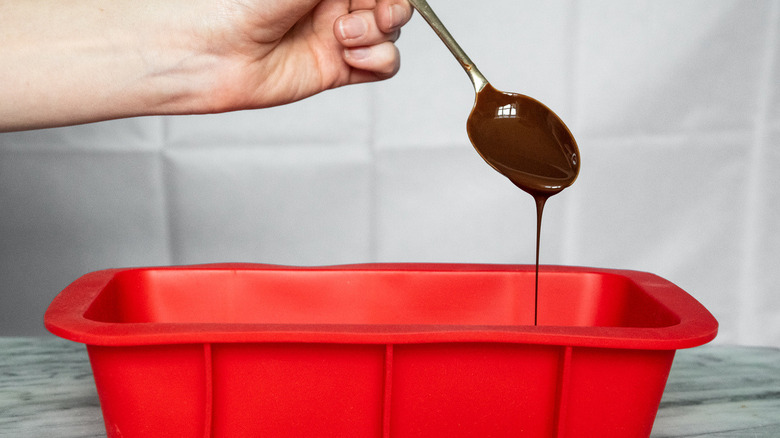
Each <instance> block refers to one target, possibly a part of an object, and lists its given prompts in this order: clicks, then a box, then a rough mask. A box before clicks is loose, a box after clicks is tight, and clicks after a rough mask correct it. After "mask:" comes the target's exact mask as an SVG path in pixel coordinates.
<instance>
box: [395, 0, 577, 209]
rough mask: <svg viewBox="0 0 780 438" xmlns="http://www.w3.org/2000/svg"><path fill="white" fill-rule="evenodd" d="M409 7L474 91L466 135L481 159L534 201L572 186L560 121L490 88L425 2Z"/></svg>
mask: <svg viewBox="0 0 780 438" xmlns="http://www.w3.org/2000/svg"><path fill="white" fill-rule="evenodd" d="M409 3H411V4H412V6H414V8H415V9H417V11H419V13H420V15H422V17H423V18H424V19H425V21H427V22H428V24H430V26H431V27H432V28H433V30H434V31H435V32H436V34H437V35H438V36H439V38H441V40H442V41H443V42H444V44H445V45H446V46H447V48H448V49H449V50H450V52H452V54H453V55H454V56H455V58H456V59H457V60H458V61H459V62H460V64H461V66H462V67H463V69H464V70H465V71H466V73H467V74H468V76H469V78H470V79H471V82H472V84H473V85H474V91H475V92H476V93H477V96H476V99H475V102H474V107H473V109H472V111H471V114H470V115H469V118H468V120H467V122H466V130H467V132H468V135H469V138H470V139H471V143H472V144H473V145H474V148H475V149H476V150H477V152H478V153H479V154H480V155H481V156H482V158H483V159H484V160H485V161H486V162H487V163H488V164H489V165H490V166H492V167H493V168H494V169H495V170H497V171H498V172H499V173H501V174H503V175H504V176H506V177H507V178H509V180H510V181H512V182H513V183H514V184H515V185H516V186H518V187H519V188H521V189H522V190H525V191H526V192H528V193H530V194H531V195H532V196H534V197H535V198H537V199H539V198H543V199H546V198H548V197H549V196H552V195H554V194H556V193H558V192H560V191H561V190H563V189H564V188H566V187H568V186H570V185H571V184H572V183H574V180H575V179H577V175H578V174H579V169H580V159H579V150H578V149H577V143H576V142H575V141H574V137H573V136H572V135H571V132H570V131H569V129H568V128H567V127H566V125H565V124H564V123H563V121H562V120H561V119H560V118H559V117H558V116H557V115H556V114H555V113H554V112H552V110H550V109H549V108H547V107H546V106H545V105H544V104H542V103H541V102H539V101H537V100H535V99H533V98H531V97H528V96H524V95H522V94H516V93H506V92H501V91H498V90H496V89H495V88H493V87H492V86H491V85H490V83H489V82H488V81H487V79H485V76H484V75H483V74H482V73H481V72H480V71H479V69H478V68H477V66H476V65H475V64H474V62H472V61H471V59H470V58H469V57H468V55H466V52H464V51H463V49H462V48H461V47H460V45H458V43H457V42H456V41H455V39H454V38H453V37H452V35H451V34H450V33H449V31H448V30H447V29H446V28H445V27H444V24H442V22H441V20H439V18H438V17H437V16H436V14H435V13H434V12H433V9H431V7H430V5H428V2H427V1H426V0H409Z"/></svg>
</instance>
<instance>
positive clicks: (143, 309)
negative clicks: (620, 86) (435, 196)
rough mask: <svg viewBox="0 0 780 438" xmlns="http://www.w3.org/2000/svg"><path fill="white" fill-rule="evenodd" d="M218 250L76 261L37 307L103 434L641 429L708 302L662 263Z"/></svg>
mask: <svg viewBox="0 0 780 438" xmlns="http://www.w3.org/2000/svg"><path fill="white" fill-rule="evenodd" d="M533 321H534V266H525V265H467V264H364V265H349V266H331V267H289V266H274V265H256V264H220V265H199V266H178V267H153V268H129V269H112V270H104V271H98V272H94V273H90V274H87V275H84V276H83V277H81V278H79V279H78V280H76V281H75V282H73V283H72V284H71V285H69V286H68V287H67V288H66V289H64V290H63V291H62V292H61V293H60V294H59V295H58V296H57V297H56V298H55V299H54V300H53V302H52V303H51V305H50V306H49V309H48V310H47V312H46V315H45V324H46V326H47V328H48V329H49V330H50V331H51V332H52V333H54V334H55V335H58V336H61V337H63V338H66V339H70V340H72V341H76V342H80V343H84V344H86V345H87V351H88V354H89V357H90V362H91V365H92V370H93V374H94V378H95V383H96V388H97V392H98V396H99V398H100V404H101V408H102V411H103V417H104V420H105V424H106V430H107V433H108V436H110V437H124V438H129V437H164V436H170V437H172V436H176V437H254V436H271V437H304V436H310V437H327V436H331V437H403V438H406V437H428V438H430V437H476V436H479V437H517V436H524V437H578V438H581V437H599V438H605V437H620V438H627V437H629V438H630V437H647V436H649V435H650V432H651V429H652V425H653V421H654V419H655V415H656V412H657V410H658V405H659V402H660V400H661V395H662V393H663V390H664V386H665V385H666V379H667V377H668V373H669V369H670V367H671V364H672V361H673V358H674V354H675V351H676V350H678V349H681V348H689V347H695V346H698V345H701V344H704V343H706V342H708V341H710V340H712V339H713V338H714V337H715V335H716V332H717V322H716V320H715V319H714V318H713V316H712V315H711V314H710V313H709V312H708V311H707V310H706V309H705V308H704V307H703V306H702V305H701V304H700V303H699V302H697V301H696V300H695V299H694V298H693V297H691V296H690V295H689V294H687V293H686V292H685V291H683V290H682V289H680V288H679V287H677V286H675V285H674V284H672V283H670V282H669V281H667V280H664V279H662V278H660V277H658V276H656V275H653V274H649V273H644V272H636V271H625V270H610V269H595V268H583V267H562V266H560V267H556V266H543V267H542V268H541V272H540V275H539V303H538V325H534V323H533Z"/></svg>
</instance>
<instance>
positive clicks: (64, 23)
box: [0, 0, 412, 131]
mask: <svg viewBox="0 0 780 438" xmlns="http://www.w3.org/2000/svg"><path fill="white" fill-rule="evenodd" d="M0 11H2V13H0V131H8V130H19V129H34V128H42V127H52V126H62V125H72V124H77V123H87V122H94V121H100V120H108V119H115V118H122V117H133V116H143V115H159V114H194V113H210V112H223V111H231V110H239V109H249V108H264V107H269V106H274V105H282V104H286V103H290V102H293V101H296V100H300V99H303V98H306V97H308V96H311V95H313V94H316V93H319V92H321V91H324V90H327V89H330V88H335V87H339V86H342V85H348V84H356V83H360V82H367V81H374V80H380V79H385V78H388V77H390V76H392V75H393V74H395V73H396V71H397V70H398V66H399V55H398V51H397V49H396V48H395V46H394V44H393V42H394V41H395V40H396V39H397V38H398V35H399V29H400V27H401V26H403V25H404V24H405V23H406V22H407V21H408V20H409V18H410V17H411V14H412V9H411V6H410V5H409V3H408V2H407V0H352V1H350V0H112V1H110V2H109V1H105V0H69V1H67V2H64V1H61V0H36V1H34V2H33V1H14V0H0Z"/></svg>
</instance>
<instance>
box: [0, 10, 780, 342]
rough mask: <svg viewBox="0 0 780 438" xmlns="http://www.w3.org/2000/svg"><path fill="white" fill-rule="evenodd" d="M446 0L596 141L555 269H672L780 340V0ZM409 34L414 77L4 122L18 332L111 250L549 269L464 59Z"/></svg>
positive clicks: (0, 145) (509, 80) (2, 210)
mask: <svg viewBox="0 0 780 438" xmlns="http://www.w3.org/2000/svg"><path fill="white" fill-rule="evenodd" d="M476 5H480V7H482V8H484V10H482V11H479V10H478V9H477V6H476ZM432 6H434V8H435V9H436V10H437V12H438V13H439V15H440V17H441V18H442V20H444V22H445V23H446V24H447V25H448V27H449V28H450V30H451V31H452V33H453V34H454V35H455V37H456V38H457V39H458V40H459V41H460V43H461V45H462V46H463V47H464V49H465V50H466V51H467V52H468V53H469V54H470V56H471V58H472V59H473V60H474V61H475V62H476V63H477V65H478V66H479V67H480V69H481V70H482V72H483V73H484V74H485V75H486V76H487V77H488V79H489V80H490V81H491V82H492V83H493V85H495V86H496V87H497V88H500V89H504V90H509V91H516V92H521V93H524V94H528V95H531V96H533V97H535V98H537V99H539V100H541V101H542V102H544V103H546V104H547V105H549V106H550V107H551V108H553V109H554V110H555V111H556V112H557V113H558V114H559V115H560V116H561V117H562V118H563V119H564V120H565V121H566V122H567V124H568V125H569V127H570V128H571V130H572V131H573V133H574V135H575V137H576V138H577V139H578V142H579V146H580V150H581V153H582V161H583V164H582V173H581V175H580V179H579V180H578V181H577V182H576V183H575V185H574V186H573V187H571V188H569V189H567V190H566V191H565V192H563V193H562V194H561V195H559V196H557V197H554V198H552V199H551V200H550V202H549V203H548V206H547V209H546V212H545V222H544V227H543V237H542V239H543V241H542V244H543V246H542V263H545V264H573V265H587V266H599V267H610V268H630V269H638V270H643V271H650V272H653V273H656V274H659V275H661V276H663V277H665V278H667V279H669V280H671V281H673V282H675V283H677V284H678V285H680V286H681V287H683V288H684V289H686V290H687V291H688V292H689V293H691V294H692V295H694V296H695V297H696V298H698V299H699V300H700V301H702V302H703V303H704V304H705V305H706V306H707V307H708V308H709V309H710V310H711V311H712V312H713V313H714V314H715V316H716V317H717V318H718V319H719V321H720V323H721V332H720V335H719V337H718V339H717V341H716V342H721V343H740V344H764V345H775V346H780V293H778V284H780V233H778V231H780V228H779V226H780V173H778V172H777V171H776V169H777V168H778V167H780V140H778V138H779V137H780V1H778V0H764V1H759V0H745V1H726V0H721V1H717V2H713V1H706V0H697V1H692V0H683V1H681V0H653V1H650V0H647V1H640V0H630V1H618V0H612V1H606V0H603V1H597V0H591V1H576V0H568V1H567V0H557V1H541V0H538V1H518V0H490V1H483V2H474V1H466V0H448V1H445V0H433V1H432ZM398 45H399V46H400V48H401V51H402V64H403V65H402V69H401V72H400V73H399V74H398V76H397V77H396V78H394V79H392V80H390V81H387V82H384V83H380V84H370V85H361V86H355V87H348V88H343V89H339V90H335V91H330V92H327V93H325V94H322V95H319V96H317V97H315V98H312V99H309V100H307V101H304V102H300V103H296V104H292V105H288V106H285V107H280V108H275V109H269V110H263V111H250V112H242V113H234V114H226V115H214V116H192V117H170V118H157V117H151V118H140V119H129V120H120V121H112V122H106V123H99V124H93V125H84V126H77V127H70V128H61V129H51V130H41V131H33V132H23V133H9V134H0V239H2V242H0V335H20V334H35V335H39V334H43V333H44V329H43V327H42V315H43V312H44V310H45V308H46V306H47V305H48V303H49V302H50V300H51V299H52V298H53V296H54V295H55V294H56V293H57V292H59V291H60V290H61V289H62V288H63V287H64V286H66V285H67V284H68V283H69V282H70V281H72V280H74V279H75V278H77V277H78V276H80V275H82V274H84V273H87V272H90V271H93V270H97V269H102V268H108V267H124V266H136V265H169V264H189V263H206V262H222V261H241V262H264V263H280V264H295V265H312V264H339V263H354V262H370V261H409V262H412V261H436V262H451V261H455V262H498V263H532V262H533V246H534V241H533V237H534V226H535V222H534V220H535V219H534V210H533V202H532V200H531V198H530V197H529V196H527V195H525V194H523V193H521V192H520V191H518V190H516V189H514V188H513V186H512V185H511V184H510V183H509V182H508V181H507V180H505V179H504V178H503V177H501V176H500V175H498V174H497V173H495V172H494V171H493V170H492V169H490V168H489V167H488V166H487V165H486V164H484V162H483V161H482V160H481V159H480V158H479V156H478V155H477V154H476V153H475V152H474V151H473V149H472V148H471V146H470V144H469V142H468V138H467V136H466V132H465V120H466V117H467V116H468V113H469V111H470V107H471V104H472V102H473V98H474V95H473V90H472V88H471V85H470V83H469V82H468V79H467V77H466V75H465V74H464V72H463V71H462V70H461V68H460V67H459V65H458V64H457V63H456V62H455V61H454V59H453V58H452V57H451V55H450V54H449V52H447V50H446V49H445V47H444V46H443V45H442V44H441V43H440V42H439V40H438V39H437V38H436V36H435V35H434V34H433V32H432V31H431V30H430V29H429V28H428V27H427V25H426V24H425V23H424V22H423V20H422V19H421V18H420V17H419V16H416V17H415V18H414V19H413V21H412V23H410V24H409V25H408V26H407V27H406V28H404V30H403V32H402V37H401V40H400V41H399V43H398Z"/></svg>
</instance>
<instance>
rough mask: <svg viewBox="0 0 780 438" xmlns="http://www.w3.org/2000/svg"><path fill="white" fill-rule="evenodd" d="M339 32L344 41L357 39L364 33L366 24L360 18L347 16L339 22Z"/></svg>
mask: <svg viewBox="0 0 780 438" xmlns="http://www.w3.org/2000/svg"><path fill="white" fill-rule="evenodd" d="M339 31H340V32H341V37H342V38H344V39H345V40H349V39H354V38H358V37H361V36H363V34H365V33H366V22H365V21H363V19H362V18H360V17H355V16H349V17H346V18H344V19H343V20H341V22H339Z"/></svg>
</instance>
